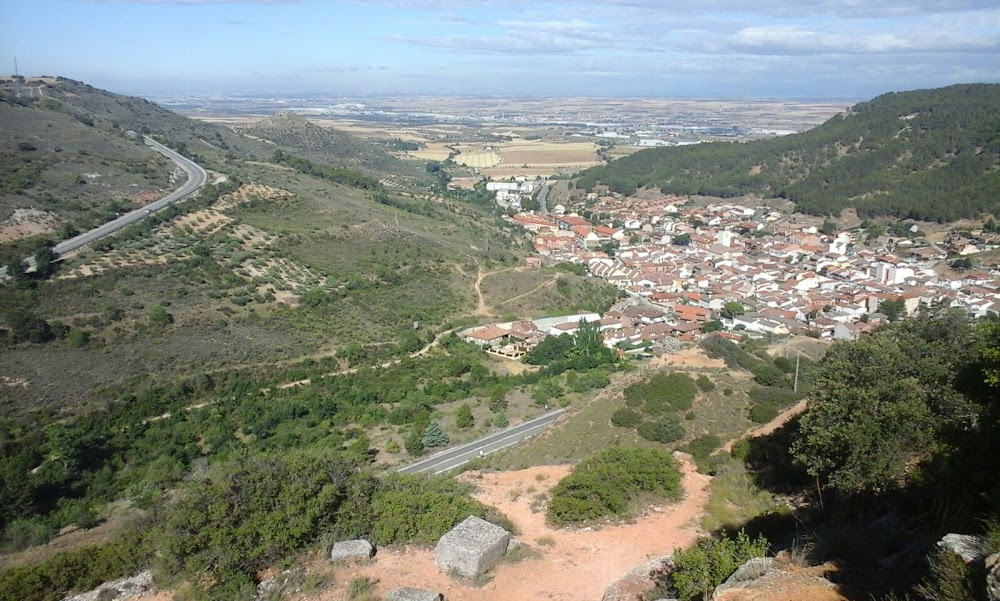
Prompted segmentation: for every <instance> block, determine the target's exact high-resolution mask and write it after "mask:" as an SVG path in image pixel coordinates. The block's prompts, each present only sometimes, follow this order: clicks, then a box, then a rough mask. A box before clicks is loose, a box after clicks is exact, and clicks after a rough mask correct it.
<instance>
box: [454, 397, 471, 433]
mask: <svg viewBox="0 0 1000 601" xmlns="http://www.w3.org/2000/svg"><path fill="white" fill-rule="evenodd" d="M455 425H456V426H458V427H459V428H462V429H463V430H464V429H466V428H471V427H472V426H474V425H476V420H475V418H474V417H472V408H471V407H469V405H468V403H465V404H462V405H460V406H459V407H458V409H456V410H455Z"/></svg>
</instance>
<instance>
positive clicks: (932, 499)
mask: <svg viewBox="0 0 1000 601" xmlns="http://www.w3.org/2000/svg"><path fill="white" fill-rule="evenodd" d="M998 323H1000V322H997V321H996V320H993V319H986V320H981V321H978V322H976V321H973V320H970V319H969V318H968V317H967V316H966V315H965V314H964V313H963V312H961V311H957V310H947V309H945V308H941V307H936V308H929V309H925V310H922V311H921V312H920V314H918V315H916V316H912V317H910V318H907V319H906V320H903V321H899V322H896V323H893V324H889V325H885V326H882V327H880V328H878V329H876V330H875V331H874V332H873V333H872V334H870V335H868V336H866V337H863V338H861V339H859V340H856V341H852V342H840V343H837V344H835V345H834V346H832V347H831V348H830V350H829V351H828V352H827V354H826V356H825V358H824V360H823V362H822V363H821V364H820V366H819V369H818V374H817V378H816V382H815V387H814V388H813V390H812V392H811V393H810V404H809V408H808V410H807V411H806V413H805V414H803V415H802V417H801V418H798V419H794V420H792V421H790V422H789V423H788V424H786V425H785V426H784V427H782V428H780V429H779V430H777V431H776V432H774V433H773V434H771V435H768V436H763V437H757V438H751V439H748V440H746V441H741V442H740V443H738V444H735V445H734V446H733V453H732V456H733V458H734V459H736V460H743V461H745V464H746V470H747V473H748V474H750V475H751V477H752V480H753V483H754V485H755V486H757V487H759V488H760V489H763V490H765V491H767V492H768V493H776V494H780V495H782V496H784V497H785V498H789V497H799V498H801V499H804V501H802V502H800V503H798V504H797V506H796V507H794V508H793V510H792V511H793V513H794V518H795V519H794V520H792V519H788V518H787V516H781V515H774V516H758V517H756V518H753V519H751V520H750V521H749V522H747V524H746V526H747V529H748V530H750V529H751V527H753V528H754V529H755V530H758V531H759V529H760V528H762V527H765V526H767V527H769V528H771V529H772V532H773V533H774V534H773V535H769V538H770V539H771V540H772V541H773V540H777V539H785V540H786V541H790V540H791V539H792V538H793V537H794V538H797V539H799V540H798V542H799V544H800V550H801V551H800V554H801V555H803V556H804V557H805V559H806V560H808V561H810V562H815V563H817V564H819V563H823V562H826V561H837V562H843V563H844V565H848V566H850V568H851V569H850V571H849V572H845V579H846V580H845V583H844V585H843V586H844V589H843V590H845V591H848V594H849V596H850V595H852V594H853V595H856V596H854V597H852V598H862V597H863V598H866V599H867V598H873V599H884V600H887V601H888V600H902V599H911V600H921V601H931V600H935V601H940V600H947V601H952V600H955V601H957V600H959V599H963V600H964V599H973V600H976V599H985V596H984V593H983V591H982V584H983V582H984V574H983V572H982V566H981V564H973V565H971V566H967V565H965V564H964V562H961V561H956V560H955V558H954V556H953V555H951V554H949V553H945V552H941V551H940V550H939V549H938V548H937V547H936V546H935V544H934V543H935V541H937V540H939V539H940V538H941V537H942V536H943V535H944V534H945V533H948V532H959V533H966V534H980V535H983V536H984V537H985V539H986V540H987V547H988V548H989V550H990V551H991V552H993V551H996V550H997V549H998V548H1000V536H998V534H997V533H998V532H1000V527H998V526H997V524H998V523H1000V504H998V503H997V499H998V498H1000V488H998V484H997V479H996V473H997V469H998V463H997V458H998V457H1000V448H998V444H1000V404H998V398H1000V397H998V396H997V394H996V386H997V383H998V381H997V378H996V376H997V374H998V373H1000V371H998V370H1000V351H998V349H1000V325H998ZM752 394H755V395H758V396H760V395H764V394H770V393H769V392H768V391H766V390H764V389H762V391H758V392H753V393H752ZM726 525H727V526H731V524H729V523H727V524H726ZM737 527H738V525H737ZM802 532H805V533H806V534H805V539H804V540H802V539H801V538H800V537H801V534H800V533H802ZM785 544H788V543H787V542H786V543H785ZM901 552H902V553H903V554H905V555H907V556H910V557H913V558H914V559H913V560H912V561H909V562H907V564H906V565H904V566H900V565H899V564H895V563H893V559H892V558H894V557H897V558H898V557H899V556H900V553H901ZM922 556H926V561H921V559H922ZM852 591H853V592H852Z"/></svg>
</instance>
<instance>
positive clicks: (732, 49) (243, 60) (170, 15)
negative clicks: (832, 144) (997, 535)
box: [0, 0, 1000, 100]
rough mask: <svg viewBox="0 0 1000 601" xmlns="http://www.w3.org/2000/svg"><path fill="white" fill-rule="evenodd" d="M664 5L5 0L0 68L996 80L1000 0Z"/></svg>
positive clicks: (306, 87) (463, 84)
mask: <svg viewBox="0 0 1000 601" xmlns="http://www.w3.org/2000/svg"><path fill="white" fill-rule="evenodd" d="M664 4H665V3H663V2H662V1H660V0H534V1H531V2H529V1H527V0H509V1H508V2H504V3H503V4H502V5H498V4H497V3H495V2H489V1H487V0H477V1H475V2H462V1H459V0H369V1H366V2H362V1H360V0H342V1H338V2H322V1H320V0H32V1H31V2H23V1H21V0H0V20H2V21H3V22H4V23H6V24H8V27H7V28H6V29H7V31H5V35H4V36H3V37H2V38H0V65H3V66H4V70H7V69H12V68H13V66H14V65H13V59H14V57H17V59H18V62H19V69H18V71H19V72H20V73H24V72H29V73H62V74H65V76H66V77H71V78H72V79H76V80H80V81H85V82H87V83H89V84H91V85H93V86H95V87H99V88H103V89H108V90H112V91H118V92H122V93H129V94H137V93H139V94H141V93H149V94H158V95H165V94H184V93H198V94H213V93H222V94H268V95H271V96H275V95H282V94H285V95H289V94H295V95H306V94H326V95H333V96H375V95H439V96H505V97H533V96H541V97H608V98H618V97H630V98H712V99H755V98H762V99H832V100H840V99H852V100H856V99H863V98H872V97H874V96H878V95H879V94H882V93H886V92H890V91H904V90H913V89H926V88H939V87H944V86H947V85H951V84H956V83H962V82H987V83H991V82H998V81H1000V36H998V35H997V31H1000V7H998V6H996V3H995V0H954V1H952V2H949V3H946V5H945V6H941V4H943V3H940V2H933V1H931V0H868V1H867V2H864V3H858V2H841V1H839V0H761V1H759V2H753V3H748V2H743V1H738V0H676V1H674V2H671V3H669V5H666V6H665V5H664ZM10 24H20V25H21V26H19V27H11V26H10ZM220 90H222V91H221V92H220Z"/></svg>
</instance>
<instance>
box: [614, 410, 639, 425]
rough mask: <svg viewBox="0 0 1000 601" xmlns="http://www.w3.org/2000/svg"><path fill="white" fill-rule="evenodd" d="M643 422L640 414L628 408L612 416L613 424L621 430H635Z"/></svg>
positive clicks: (617, 411)
mask: <svg viewBox="0 0 1000 601" xmlns="http://www.w3.org/2000/svg"><path fill="white" fill-rule="evenodd" d="M640 422H642V416H641V415H639V412H638V411H636V410H634V409H629V408H628V407H622V408H621V409H618V410H616V411H615V412H614V413H612V414H611V423H612V424H614V425H616V426H618V427H619V428H634V427H636V426H638V425H639V423H640Z"/></svg>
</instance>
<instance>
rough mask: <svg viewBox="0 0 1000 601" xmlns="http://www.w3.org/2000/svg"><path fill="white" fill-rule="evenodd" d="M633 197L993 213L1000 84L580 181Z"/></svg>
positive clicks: (891, 98) (879, 101)
mask: <svg viewBox="0 0 1000 601" xmlns="http://www.w3.org/2000/svg"><path fill="white" fill-rule="evenodd" d="M598 183H604V184H607V185H608V186H610V188H611V189H612V190H614V191H618V192H624V193H631V192H632V191H634V190H635V189H636V188H639V187H644V186H652V187H658V188H660V189H661V190H662V191H663V192H665V193H677V194H702V195H708V196H720V197H734V196H740V195H744V194H757V195H761V196H764V197H773V196H777V197H782V198H787V199H789V200H792V201H794V202H796V203H797V206H798V210H799V211H801V212H803V213H809V214H814V215H835V214H838V213H839V212H840V211H841V210H843V209H845V208H848V207H854V208H856V209H857V210H858V213H859V214H860V215H862V216H864V217H877V216H893V217H898V218H910V219H926V220H932V221H941V222H944V221H953V220H955V219H960V218H963V217H977V216H979V215H981V214H982V213H993V214H995V213H997V209H998V199H1000V85H997V84H969V85H956V86H950V87H947V88H940V89H933V90H916V91H911V92H899V93H889V94H884V95H882V96H879V97H877V98H875V99H873V100H871V101H868V102H863V103H861V104H858V105H856V106H855V107H853V108H852V109H851V110H850V111H849V112H848V113H846V114H841V115H838V116H837V117H834V118H832V119H830V120H829V121H827V122H826V123H824V124H823V125H821V126H819V127H817V128H815V129H812V130H810V131H807V132H803V133H800V134H795V135H790V136H786V137H782V138H775V139H772V140H764V141H757V142H749V143H745V144H731V143H725V142H714V143H707V144H700V145H697V146H687V147H681V148H657V149H651V150H645V151H642V152H638V153H635V154H633V155H631V156H628V157H625V158H622V159H619V160H617V161H614V162H612V163H610V164H608V165H605V166H602V167H595V168H593V169H590V170H588V171H586V172H584V173H583V175H582V176H581V177H580V179H579V181H578V186H579V187H581V188H584V189H587V190H590V189H592V188H593V187H594V186H595V185H596V184H598Z"/></svg>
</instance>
